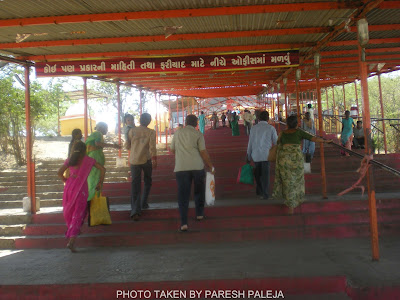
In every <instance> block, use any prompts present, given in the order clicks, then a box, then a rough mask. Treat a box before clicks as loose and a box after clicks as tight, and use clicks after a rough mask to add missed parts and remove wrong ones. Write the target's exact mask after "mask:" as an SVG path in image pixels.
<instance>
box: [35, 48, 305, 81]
mask: <svg viewBox="0 0 400 300" xmlns="http://www.w3.org/2000/svg"><path fill="white" fill-rule="evenodd" d="M298 64H299V51H298V50H289V51H280V52H257V53H240V54H227V55H199V56H176V57H137V58H120V59H112V60H108V59H107V60H81V61H57V62H47V63H37V64H35V68H36V76H69V75H99V74H113V73H115V74H124V73H127V74H130V73H143V72H145V73H149V72H150V73H153V72H154V73H167V72H202V71H212V70H215V71H223V70H240V69H258V68H273V67H293V66H297V65H298Z"/></svg>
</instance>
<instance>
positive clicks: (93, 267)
mask: <svg viewBox="0 0 400 300" xmlns="http://www.w3.org/2000/svg"><path fill="white" fill-rule="evenodd" d="M183 234H190V232H189V233H183ZM380 247H381V248H380V253H381V259H380V261H379V262H372V261H371V251H370V241H369V240H368V239H341V240H335V239H329V240H291V241H287V240H282V241H266V242H246V243H224V244H202V245H199V244H192V245H173V246H142V247H134V248H121V247H118V248H86V249H85V248H81V249H79V252H78V253H76V254H72V253H70V252H69V251H68V250H67V249H52V250H23V251H18V250H17V251H10V250H3V251H0V256H1V257H0V285H15V284H22V285H24V284H69V283H96V282H97V283H105V282H146V281H153V282H154V281H180V280H204V279H239V278H266V277H313V276H337V275H341V276H347V278H348V280H349V281H350V283H351V285H352V286H355V287H363V286H400V251H399V249H400V240H398V238H388V237H385V238H382V239H381V240H380Z"/></svg>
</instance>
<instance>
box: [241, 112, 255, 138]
mask: <svg viewBox="0 0 400 300" xmlns="http://www.w3.org/2000/svg"><path fill="white" fill-rule="evenodd" d="M243 120H244V126H245V127H246V134H247V135H250V131H251V127H252V126H253V115H252V114H251V113H250V111H248V110H247V109H245V110H244V114H243Z"/></svg>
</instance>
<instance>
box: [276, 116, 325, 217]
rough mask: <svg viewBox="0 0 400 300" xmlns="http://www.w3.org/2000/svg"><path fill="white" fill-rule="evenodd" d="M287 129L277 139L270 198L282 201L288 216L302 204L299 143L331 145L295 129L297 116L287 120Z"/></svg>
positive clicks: (302, 185)
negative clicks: (286, 208) (308, 141)
mask: <svg viewBox="0 0 400 300" xmlns="http://www.w3.org/2000/svg"><path fill="white" fill-rule="evenodd" d="M287 126H288V128H287V129H286V130H284V131H283V132H282V133H281V134H280V135H279V137H278V150H277V156H276V164H275V183H274V190H273V193H272V197H273V198H274V199H284V200H285V204H286V205H287V206H288V207H289V214H293V212H294V209H295V208H296V207H297V206H298V205H299V204H301V203H302V202H304V195H305V185H304V158H303V153H302V151H301V146H300V145H301V142H302V140H303V139H307V140H310V141H313V142H317V143H331V142H332V140H324V139H322V138H319V137H315V136H312V135H311V134H309V133H307V132H305V131H303V130H299V129H297V116H290V117H289V118H288V119H287Z"/></svg>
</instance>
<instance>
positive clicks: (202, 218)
mask: <svg viewBox="0 0 400 300" xmlns="http://www.w3.org/2000/svg"><path fill="white" fill-rule="evenodd" d="M203 220H204V216H197V217H196V221H203Z"/></svg>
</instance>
